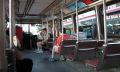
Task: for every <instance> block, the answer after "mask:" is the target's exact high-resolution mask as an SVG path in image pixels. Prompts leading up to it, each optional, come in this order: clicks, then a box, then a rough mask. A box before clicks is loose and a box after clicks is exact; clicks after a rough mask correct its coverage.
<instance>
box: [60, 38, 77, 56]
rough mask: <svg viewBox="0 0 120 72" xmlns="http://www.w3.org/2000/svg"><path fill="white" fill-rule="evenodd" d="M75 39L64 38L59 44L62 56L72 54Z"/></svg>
mask: <svg viewBox="0 0 120 72" xmlns="http://www.w3.org/2000/svg"><path fill="white" fill-rule="evenodd" d="M75 46H76V40H64V41H62V45H61V48H62V50H61V54H62V55H64V56H68V55H74V51H75Z"/></svg>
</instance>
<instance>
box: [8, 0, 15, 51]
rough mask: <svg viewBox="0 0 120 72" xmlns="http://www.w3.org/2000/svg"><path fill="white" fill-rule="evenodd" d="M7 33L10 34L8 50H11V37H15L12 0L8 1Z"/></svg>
mask: <svg viewBox="0 0 120 72" xmlns="http://www.w3.org/2000/svg"><path fill="white" fill-rule="evenodd" d="M9 23H10V27H9V33H10V48H11V49H12V48H13V36H14V35H15V11H14V0H9Z"/></svg>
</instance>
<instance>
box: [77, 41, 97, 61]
mask: <svg viewBox="0 0 120 72" xmlns="http://www.w3.org/2000/svg"><path fill="white" fill-rule="evenodd" d="M96 46H97V42H96V41H81V42H79V43H78V44H77V53H76V60H81V61H84V60H86V59H92V58H95V54H96Z"/></svg>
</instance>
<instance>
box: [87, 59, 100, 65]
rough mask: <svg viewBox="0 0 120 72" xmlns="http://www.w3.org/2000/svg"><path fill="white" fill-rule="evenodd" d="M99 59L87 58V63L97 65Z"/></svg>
mask: <svg viewBox="0 0 120 72" xmlns="http://www.w3.org/2000/svg"><path fill="white" fill-rule="evenodd" d="M98 62H99V60H98V59H93V60H86V61H85V63H86V65H88V66H92V67H97V65H98Z"/></svg>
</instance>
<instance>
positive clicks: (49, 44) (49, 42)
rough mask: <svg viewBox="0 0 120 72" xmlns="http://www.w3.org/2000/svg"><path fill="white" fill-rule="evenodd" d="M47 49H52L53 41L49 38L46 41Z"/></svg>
mask: <svg viewBox="0 0 120 72" xmlns="http://www.w3.org/2000/svg"><path fill="white" fill-rule="evenodd" d="M47 48H48V49H51V48H53V39H52V38H49V39H48V40H47Z"/></svg>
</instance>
